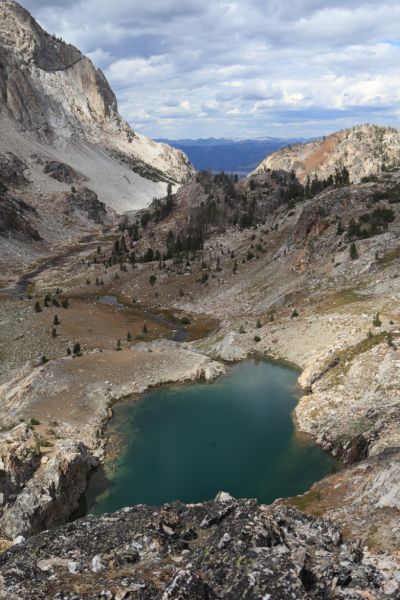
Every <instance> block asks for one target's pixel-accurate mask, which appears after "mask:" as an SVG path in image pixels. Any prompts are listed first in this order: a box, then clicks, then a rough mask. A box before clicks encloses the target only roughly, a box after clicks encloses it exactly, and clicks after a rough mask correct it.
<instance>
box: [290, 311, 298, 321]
mask: <svg viewBox="0 0 400 600" xmlns="http://www.w3.org/2000/svg"><path fill="white" fill-rule="evenodd" d="M298 316H299V313H298V312H297V310H296V309H294V310H293V312H292V314H291V317H290V318H291V319H296V318H297V317H298Z"/></svg>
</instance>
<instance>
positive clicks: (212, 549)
mask: <svg viewBox="0 0 400 600" xmlns="http://www.w3.org/2000/svg"><path fill="white" fill-rule="evenodd" d="M0 578H2V590H3V596H1V595H0V597H3V598H6V597H7V598H10V597H12V595H13V594H14V595H15V596H16V597H18V598H19V599H20V600H28V599H31V598H33V597H34V598H35V600H42V599H43V600H44V599H45V598H46V599H47V598H59V599H61V598H62V599H70V600H72V599H74V600H80V599H82V600H83V599H86V600H90V599H95V598H109V599H110V600H117V599H124V598H132V599H133V598H135V599H138V600H212V599H217V598H221V599H222V598H223V599H229V600H237V599H239V598H246V599H247V600H266V599H269V600H289V599H290V600H300V599H304V600H306V599H307V600H311V599H313V598H314V599H320V600H328V599H332V600H333V599H341V598H343V599H344V598H346V599H354V600H356V599H358V600H359V599H360V598H363V597H364V598H374V599H375V600H378V599H380V598H382V599H383V598H386V599H389V598H393V600H394V598H395V596H394V595H392V596H390V595H384V592H383V588H382V581H383V577H382V574H381V573H380V572H379V570H378V569H376V568H374V567H373V566H371V565H369V564H366V563H365V561H364V559H363V553H362V551H361V549H360V546H359V545H358V544H356V543H353V544H345V543H343V541H342V537H341V533H340V530H339V528H338V527H337V526H335V525H333V524H331V523H329V522H327V521H323V520H321V519H315V518H312V517H308V516H306V515H304V514H302V513H299V512H298V511H296V510H294V509H290V508H278V509H275V510H271V508H268V507H264V506H257V504H256V503H255V502H254V501H252V500H240V501H236V500H234V499H232V498H229V496H224V497H221V496H220V497H219V498H217V499H216V501H215V502H208V503H205V504H198V505H184V504H181V503H173V504H167V505H164V506H163V507H160V508H154V507H148V506H144V505H139V506H135V507H132V508H126V509H123V510H121V511H119V512H117V513H115V514H108V515H103V516H102V517H97V518H95V517H87V518H85V519H82V520H79V521H76V522H75V523H72V524H69V525H66V526H64V527H62V528H61V529H58V530H57V531H54V532H44V533H42V534H40V535H38V536H36V537H34V538H32V539H30V540H29V541H28V542H25V543H22V544H20V545H18V546H14V547H13V548H11V549H10V550H8V551H7V552H5V553H3V554H2V555H0Z"/></svg>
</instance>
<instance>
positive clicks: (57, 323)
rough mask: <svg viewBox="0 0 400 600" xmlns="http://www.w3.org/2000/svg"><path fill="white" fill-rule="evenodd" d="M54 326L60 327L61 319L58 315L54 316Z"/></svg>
mask: <svg viewBox="0 0 400 600" xmlns="http://www.w3.org/2000/svg"><path fill="white" fill-rule="evenodd" d="M53 325H60V319H59V318H58V315H54V319H53Z"/></svg>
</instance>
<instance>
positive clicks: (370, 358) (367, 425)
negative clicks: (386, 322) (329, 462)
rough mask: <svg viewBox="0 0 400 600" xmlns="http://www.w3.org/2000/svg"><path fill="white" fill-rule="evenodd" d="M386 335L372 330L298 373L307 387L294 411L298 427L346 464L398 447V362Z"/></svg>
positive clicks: (399, 400) (399, 402)
mask: <svg viewBox="0 0 400 600" xmlns="http://www.w3.org/2000/svg"><path fill="white" fill-rule="evenodd" d="M385 338H386V339H385ZM391 339H392V338H391V337H390V335H388V334H387V333H385V332H384V333H377V334H376V335H375V337H374V336H372V337H368V338H367V339H365V340H363V341H361V342H360V343H359V344H358V345H356V346H353V347H350V348H347V349H346V350H343V351H340V350H338V351H337V352H336V353H335V352H334V353H330V355H329V356H328V357H326V359H325V360H322V361H321V362H320V363H319V365H318V366H317V365H314V366H313V367H312V368H311V369H308V370H306V371H305V372H304V373H303V374H302V376H301V377H300V383H301V384H302V385H303V387H305V388H306V389H307V390H308V394H307V395H306V396H303V398H302V399H301V400H300V402H299V404H298V406H297V407H296V411H295V412H296V418H297V422H298V424H299V427H300V429H301V430H302V431H305V432H307V433H310V434H311V435H313V436H314V437H315V438H316V440H317V442H318V443H319V444H320V445H321V446H322V447H323V448H324V449H325V450H327V451H329V452H330V453H332V454H333V455H334V456H337V457H338V458H340V459H341V460H343V461H345V462H347V463H354V462H357V461H359V460H360V459H362V458H365V457H366V456H368V455H377V454H379V453H380V452H382V451H383V450H384V449H385V448H393V447H400V432H399V423H400V394H399V364H400V363H399V356H398V352H399V351H398V350H397V349H396V344H395V342H392V341H391ZM382 340H383V341H382ZM379 342H381V343H379ZM388 343H390V344H391V346H389V345H388Z"/></svg>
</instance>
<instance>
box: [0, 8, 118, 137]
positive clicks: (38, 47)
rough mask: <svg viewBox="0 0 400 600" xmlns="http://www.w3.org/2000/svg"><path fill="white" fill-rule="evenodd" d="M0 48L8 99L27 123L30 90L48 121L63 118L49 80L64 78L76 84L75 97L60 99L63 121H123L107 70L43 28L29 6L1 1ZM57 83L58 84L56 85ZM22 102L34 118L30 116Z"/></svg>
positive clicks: (1, 72)
mask: <svg viewBox="0 0 400 600" xmlns="http://www.w3.org/2000/svg"><path fill="white" fill-rule="evenodd" d="M0 53H1V54H0V62H1V66H2V68H1V70H0V79H1V86H0V87H1V89H2V91H3V99H4V104H5V105H6V106H7V107H8V109H9V110H10V112H11V114H12V116H14V118H16V119H17V120H18V121H20V122H21V124H23V125H24V126H26V127H28V128H31V127H32V126H34V125H35V119H34V115H33V111H30V110H29V108H30V101H29V102H28V101H27V100H30V95H28V97H27V98H24V97H23V94H26V93H27V91H30V92H31V94H32V95H33V96H35V99H36V100H37V102H38V103H39V105H40V109H41V114H43V115H45V116H46V118H47V119H48V120H49V121H50V123H51V121H53V122H54V119H55V118H56V117H60V114H59V113H60V111H59V110H57V109H56V107H55V106H54V102H53V103H49V102H48V100H49V98H48V96H49V95H50V93H51V91H50V89H48V88H47V85H48V84H52V87H53V88H54V84H58V87H60V86H61V85H62V83H63V80H64V84H65V83H69V85H70V86H73V88H74V90H73V92H74V93H73V94H72V96H69V97H68V96H67V95H66V96H65V97H64V98H63V97H62V96H61V95H60V97H58V98H57V99H58V101H59V104H60V105H61V106H62V108H63V109H64V110H63V112H64V115H63V116H64V120H65V119H66V118H68V117H69V120H70V121H71V118H72V119H73V120H72V122H71V124H74V125H75V126H77V123H78V122H82V121H87V123H86V124H88V122H90V121H94V122H95V123H101V122H102V121H104V119H106V118H113V119H116V120H117V121H120V118H119V116H118V111H117V101H116V98H115V95H114V93H113V91H112V90H111V88H110V86H109V84H108V82H107V80H106V78H105V77H104V75H103V73H102V72H101V71H100V70H98V69H96V68H95V67H94V65H93V63H92V62H91V60H90V59H89V58H87V57H85V56H84V55H83V54H82V53H81V52H80V51H79V50H78V49H77V48H75V47H74V46H72V45H71V44H66V43H65V42H64V41H63V40H61V39H58V38H56V37H55V36H52V35H50V34H48V33H47V32H46V31H44V30H43V29H42V28H41V27H40V25H39V24H38V23H37V22H36V21H35V19H34V18H33V17H32V16H31V15H30V14H29V12H28V11H27V10H25V9H24V8H23V7H22V6H20V5H19V4H17V3H16V2H13V1H12V0H1V1H0ZM22 79H24V82H23V81H22ZM41 87H44V88H45V91H46V92H47V93H45V94H44V95H43V94H40V95H38V94H37V92H38V91H39V89H40V88H41ZM55 87H56V89H57V85H56V86H55ZM28 88H30V90H29V89H28ZM60 91H61V92H62V91H63V89H62V87H61V89H60ZM70 91H72V90H70ZM54 95H55V94H53V100H54V99H55V98H54ZM79 96H81V98H79ZM77 100H78V102H77ZM85 100H87V102H86V106H84V104H85ZM52 104H53V105H52ZM21 106H23V107H24V108H25V109H26V111H27V112H28V114H29V116H31V119H29V120H28V119H27V118H26V116H27V115H26V114H25V112H24V111H23V110H21ZM59 108H60V107H59ZM74 121H75V123H74ZM53 126H54V123H53Z"/></svg>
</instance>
